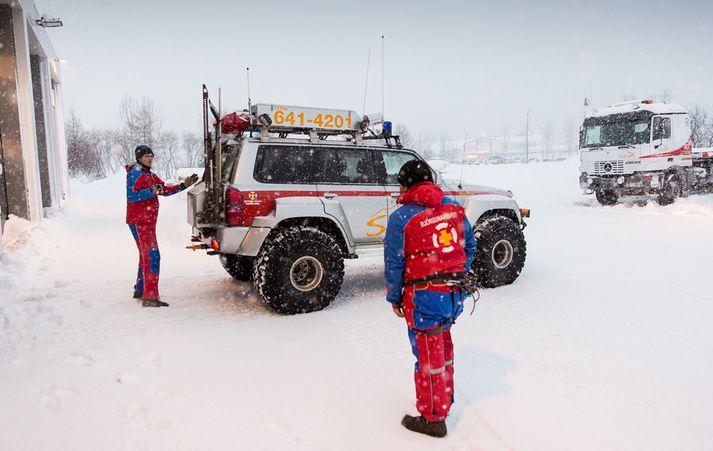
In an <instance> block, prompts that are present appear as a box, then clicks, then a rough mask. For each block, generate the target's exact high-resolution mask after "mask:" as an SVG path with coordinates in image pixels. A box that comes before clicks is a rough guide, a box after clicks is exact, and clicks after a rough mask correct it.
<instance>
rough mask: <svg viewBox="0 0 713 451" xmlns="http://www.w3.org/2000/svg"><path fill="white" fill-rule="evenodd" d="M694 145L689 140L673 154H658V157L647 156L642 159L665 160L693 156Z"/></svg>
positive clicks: (673, 151)
mask: <svg viewBox="0 0 713 451" xmlns="http://www.w3.org/2000/svg"><path fill="white" fill-rule="evenodd" d="M692 149H693V143H692V142H691V141H690V140H689V141H688V142H687V143H686V144H684V145H683V146H681V147H679V148H678V149H676V150H672V151H671V152H666V153H657V154H656V155H646V156H645V157H641V159H642V160H643V159H644V158H663V157H678V156H681V155H691V154H692V153H693V150H692Z"/></svg>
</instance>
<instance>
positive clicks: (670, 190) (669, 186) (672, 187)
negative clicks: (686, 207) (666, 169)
mask: <svg viewBox="0 0 713 451" xmlns="http://www.w3.org/2000/svg"><path fill="white" fill-rule="evenodd" d="M680 195H681V181H680V180H679V177H678V176H677V175H671V176H669V177H667V180H666V182H665V183H664V186H663V187H661V190H660V191H659V193H658V196H656V203H658V204H659V205H671V204H672V203H674V202H676V198H677V197H678V196H680Z"/></svg>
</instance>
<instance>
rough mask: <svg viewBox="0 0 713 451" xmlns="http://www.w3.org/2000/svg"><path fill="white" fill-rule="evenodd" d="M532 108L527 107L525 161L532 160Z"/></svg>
mask: <svg viewBox="0 0 713 451" xmlns="http://www.w3.org/2000/svg"><path fill="white" fill-rule="evenodd" d="M531 111H532V108H528V109H527V121H526V122H525V163H529V162H530V112H531Z"/></svg>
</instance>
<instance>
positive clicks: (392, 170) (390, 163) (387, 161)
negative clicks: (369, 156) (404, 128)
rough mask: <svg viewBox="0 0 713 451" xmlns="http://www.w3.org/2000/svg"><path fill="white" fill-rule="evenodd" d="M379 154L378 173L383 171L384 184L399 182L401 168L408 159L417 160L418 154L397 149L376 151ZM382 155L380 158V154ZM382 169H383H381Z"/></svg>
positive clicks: (382, 181) (377, 159) (396, 183)
mask: <svg viewBox="0 0 713 451" xmlns="http://www.w3.org/2000/svg"><path fill="white" fill-rule="evenodd" d="M374 154H375V155H376V156H377V158H376V161H377V165H378V166H380V168H377V173H381V179H382V180H381V183H383V184H384V185H398V184H399V170H400V169H401V166H403V165H404V163H406V162H407V161H411V160H416V159H417V158H416V156H415V155H414V154H412V153H407V152H397V151H391V150H387V151H382V152H379V151H374ZM379 155H380V158H378V156H379ZM379 169H381V170H379Z"/></svg>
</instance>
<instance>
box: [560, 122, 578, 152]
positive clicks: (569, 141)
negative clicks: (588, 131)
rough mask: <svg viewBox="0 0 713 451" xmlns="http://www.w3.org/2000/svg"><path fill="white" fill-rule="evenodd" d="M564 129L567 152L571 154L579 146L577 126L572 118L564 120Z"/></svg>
mask: <svg viewBox="0 0 713 451" xmlns="http://www.w3.org/2000/svg"><path fill="white" fill-rule="evenodd" d="M562 131H563V133H564V143H565V145H566V146H567V154H570V153H572V151H573V150H574V149H575V148H576V147H577V145H576V142H577V126H576V125H575V123H574V120H573V119H572V118H570V119H567V120H566V121H565V122H564V128H563V130H562Z"/></svg>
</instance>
